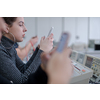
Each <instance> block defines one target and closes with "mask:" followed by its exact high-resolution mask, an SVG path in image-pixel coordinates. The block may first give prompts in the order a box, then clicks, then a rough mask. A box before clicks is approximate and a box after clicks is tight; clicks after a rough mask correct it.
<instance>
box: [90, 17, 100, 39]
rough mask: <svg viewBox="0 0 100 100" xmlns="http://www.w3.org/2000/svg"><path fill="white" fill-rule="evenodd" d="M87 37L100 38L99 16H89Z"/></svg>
mask: <svg viewBox="0 0 100 100" xmlns="http://www.w3.org/2000/svg"><path fill="white" fill-rule="evenodd" d="M89 30H90V34H89V39H99V40H100V17H90V29H89Z"/></svg>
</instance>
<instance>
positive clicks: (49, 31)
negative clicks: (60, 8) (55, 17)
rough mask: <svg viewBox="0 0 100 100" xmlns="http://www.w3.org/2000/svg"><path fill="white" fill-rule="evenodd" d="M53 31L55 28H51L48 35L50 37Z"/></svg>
mask: <svg viewBox="0 0 100 100" xmlns="http://www.w3.org/2000/svg"><path fill="white" fill-rule="evenodd" d="M53 29H54V27H51V29H50V31H49V33H48V36H49V35H50V34H51V33H52V31H53Z"/></svg>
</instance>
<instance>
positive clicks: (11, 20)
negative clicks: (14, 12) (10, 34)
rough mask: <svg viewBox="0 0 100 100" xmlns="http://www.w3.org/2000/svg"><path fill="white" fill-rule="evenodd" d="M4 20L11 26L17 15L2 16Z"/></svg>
mask: <svg viewBox="0 0 100 100" xmlns="http://www.w3.org/2000/svg"><path fill="white" fill-rule="evenodd" d="M2 18H3V19H4V20H5V22H6V23H7V24H8V25H9V26H10V27H11V26H12V25H13V23H14V22H15V21H16V19H17V17H2Z"/></svg>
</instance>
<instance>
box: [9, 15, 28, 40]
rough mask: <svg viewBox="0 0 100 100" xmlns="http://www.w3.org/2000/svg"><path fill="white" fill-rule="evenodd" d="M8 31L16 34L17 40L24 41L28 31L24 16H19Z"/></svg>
mask: <svg viewBox="0 0 100 100" xmlns="http://www.w3.org/2000/svg"><path fill="white" fill-rule="evenodd" d="M8 31H9V32H10V33H12V34H13V35H14V37H15V39H16V42H22V41H23V38H24V36H25V32H26V31H27V29H26V27H25V25H24V18H23V17H17V19H16V21H15V22H13V24H12V26H11V27H9V30H8ZM12 40H13V39H12Z"/></svg>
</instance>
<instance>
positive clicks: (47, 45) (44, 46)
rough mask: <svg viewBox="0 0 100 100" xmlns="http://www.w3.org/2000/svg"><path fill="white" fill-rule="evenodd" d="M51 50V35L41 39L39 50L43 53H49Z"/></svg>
mask: <svg viewBox="0 0 100 100" xmlns="http://www.w3.org/2000/svg"><path fill="white" fill-rule="evenodd" d="M52 48H53V34H51V35H50V36H48V37H47V38H45V37H42V38H41V41H40V49H41V50H43V51H44V52H50V51H51V50H52Z"/></svg>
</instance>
